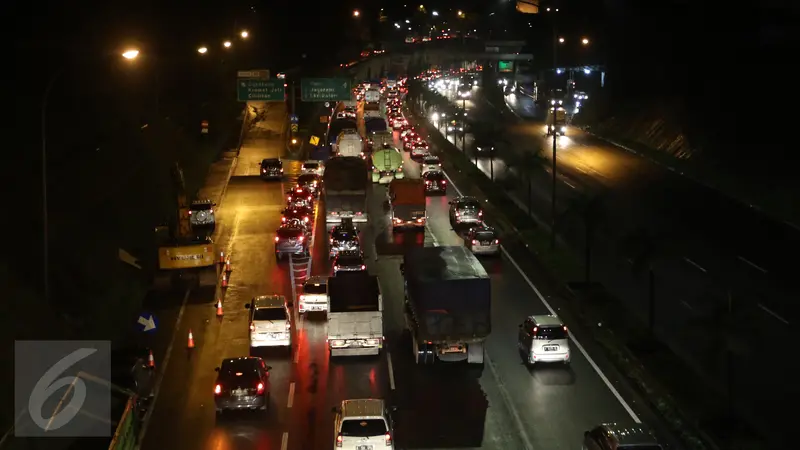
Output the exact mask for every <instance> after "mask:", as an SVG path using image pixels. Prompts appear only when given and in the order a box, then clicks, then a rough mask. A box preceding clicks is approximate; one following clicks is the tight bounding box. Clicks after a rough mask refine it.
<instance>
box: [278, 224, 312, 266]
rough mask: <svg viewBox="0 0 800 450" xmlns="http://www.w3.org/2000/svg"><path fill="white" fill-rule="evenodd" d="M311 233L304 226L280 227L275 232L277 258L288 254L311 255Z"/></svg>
mask: <svg viewBox="0 0 800 450" xmlns="http://www.w3.org/2000/svg"><path fill="white" fill-rule="evenodd" d="M310 239H311V235H310V233H309V232H308V231H307V229H306V228H304V227H280V228H278V231H277V233H275V259H278V260H280V259H281V258H282V257H284V256H286V255H298V256H309V255H310V251H309V246H308V241H309V240H310Z"/></svg>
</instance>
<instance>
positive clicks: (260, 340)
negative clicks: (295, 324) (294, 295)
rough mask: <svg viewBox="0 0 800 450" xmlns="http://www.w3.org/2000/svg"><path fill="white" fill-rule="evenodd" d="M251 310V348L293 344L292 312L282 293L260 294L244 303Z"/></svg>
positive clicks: (289, 346) (289, 345)
mask: <svg viewBox="0 0 800 450" xmlns="http://www.w3.org/2000/svg"><path fill="white" fill-rule="evenodd" d="M244 307H245V308H246V309H249V310H250V348H255V347H288V348H291V346H292V319H291V318H292V314H291V313H290V312H289V306H288V305H287V304H286V297H284V296H282V295H277V294H272V295H259V296H258V297H254V298H253V299H252V300H251V301H250V303H246V304H245V305H244Z"/></svg>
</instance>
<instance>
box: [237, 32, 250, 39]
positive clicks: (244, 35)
mask: <svg viewBox="0 0 800 450" xmlns="http://www.w3.org/2000/svg"><path fill="white" fill-rule="evenodd" d="M239 35H240V36H241V37H242V39H247V38H248V37H249V36H250V33H248V32H247V30H242V32H241V33H240V34H239Z"/></svg>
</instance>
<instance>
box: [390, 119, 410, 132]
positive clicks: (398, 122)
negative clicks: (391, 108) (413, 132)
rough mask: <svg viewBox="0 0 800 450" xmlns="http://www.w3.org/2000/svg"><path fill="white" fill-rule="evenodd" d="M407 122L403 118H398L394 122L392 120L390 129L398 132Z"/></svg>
mask: <svg viewBox="0 0 800 450" xmlns="http://www.w3.org/2000/svg"><path fill="white" fill-rule="evenodd" d="M407 124H408V121H406V119H404V118H403V116H398V117H396V118H395V119H394V120H392V128H394V129H395V130H399V129H401V128H403V126H404V125H407Z"/></svg>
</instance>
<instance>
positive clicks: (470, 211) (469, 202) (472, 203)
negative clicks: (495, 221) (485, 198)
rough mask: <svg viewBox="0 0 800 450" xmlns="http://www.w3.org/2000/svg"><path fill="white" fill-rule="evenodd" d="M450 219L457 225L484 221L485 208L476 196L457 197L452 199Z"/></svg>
mask: <svg viewBox="0 0 800 450" xmlns="http://www.w3.org/2000/svg"><path fill="white" fill-rule="evenodd" d="M449 204H450V212H449V214H450V221H451V222H453V223H455V224H456V225H459V224H463V223H473V224H479V223H482V222H483V208H482V207H481V202H479V201H478V199H476V198H475V197H466V196H461V197H456V198H454V199H453V200H450V202H449Z"/></svg>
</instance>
